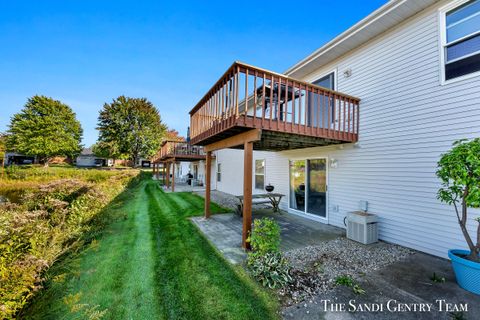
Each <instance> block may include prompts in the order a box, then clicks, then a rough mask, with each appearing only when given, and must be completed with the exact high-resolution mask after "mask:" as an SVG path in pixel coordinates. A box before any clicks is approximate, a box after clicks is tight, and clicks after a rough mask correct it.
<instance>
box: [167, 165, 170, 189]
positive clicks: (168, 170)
mask: <svg viewBox="0 0 480 320" xmlns="http://www.w3.org/2000/svg"><path fill="white" fill-rule="evenodd" d="M168 188H170V163H168V162H167V189H168Z"/></svg>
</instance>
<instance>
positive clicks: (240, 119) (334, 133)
mask: <svg viewBox="0 0 480 320" xmlns="http://www.w3.org/2000/svg"><path fill="white" fill-rule="evenodd" d="M359 102H360V99H358V98H355V97H352V96H349V95H346V94H343V93H340V92H336V91H332V90H328V89H325V88H322V87H319V86H316V85H313V84H310V83H306V82H303V81H300V80H296V79H292V78H290V77H287V76H285V75H282V74H278V73H274V72H271V71H268V70H264V69H260V68H256V67H253V66H250V65H247V64H243V63H239V62H235V63H234V64H233V65H232V66H231V67H230V68H229V69H228V70H227V71H226V72H225V74H224V75H223V76H222V77H221V78H220V79H219V80H218V81H217V83H215V85H214V86H213V87H212V88H211V89H210V90H209V91H208V92H207V94H206V95H205V96H204V97H203V98H202V99H201V100H200V101H199V102H198V103H197V105H196V106H195V107H194V108H193V109H192V110H191V111H190V130H191V131H190V139H191V143H192V144H195V145H201V146H206V145H209V144H212V143H214V142H217V141H220V140H224V139H226V138H229V137H232V136H235V135H238V134H240V133H242V132H245V131H248V130H251V129H261V130H262V135H261V139H260V140H259V141H255V142H254V143H253V148H254V149H256V150H272V151H278V150H286V149H298V148H306V147H313V146H323V145H330V144H339V143H349V142H356V141H358V132H359ZM238 148H243V146H242V145H239V146H238Z"/></svg>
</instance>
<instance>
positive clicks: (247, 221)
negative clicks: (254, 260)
mask: <svg viewBox="0 0 480 320" xmlns="http://www.w3.org/2000/svg"><path fill="white" fill-rule="evenodd" d="M252 161H253V142H251V141H248V142H245V144H244V150H243V229H242V247H243V248H244V249H247V250H249V249H250V243H248V242H247V238H248V236H249V235H250V231H251V230H252Z"/></svg>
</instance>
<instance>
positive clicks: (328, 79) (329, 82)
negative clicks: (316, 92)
mask: <svg viewBox="0 0 480 320" xmlns="http://www.w3.org/2000/svg"><path fill="white" fill-rule="evenodd" d="M313 84H315V85H317V86H320V87H324V88H327V89H330V90H335V72H332V73H329V74H327V75H326V76H324V77H321V78H320V79H318V80H316V81H314V82H313Z"/></svg>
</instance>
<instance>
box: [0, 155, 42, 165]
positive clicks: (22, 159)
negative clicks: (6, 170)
mask: <svg viewBox="0 0 480 320" xmlns="http://www.w3.org/2000/svg"><path fill="white" fill-rule="evenodd" d="M35 160H36V159H35V157H33V156H27V155H24V154H21V153H16V152H6V153H5V158H4V163H5V165H6V166H9V165H12V164H16V165H22V164H34V163H35V162H36V161H35Z"/></svg>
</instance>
